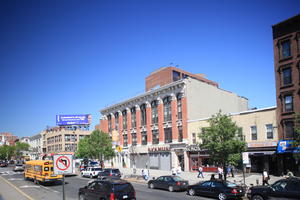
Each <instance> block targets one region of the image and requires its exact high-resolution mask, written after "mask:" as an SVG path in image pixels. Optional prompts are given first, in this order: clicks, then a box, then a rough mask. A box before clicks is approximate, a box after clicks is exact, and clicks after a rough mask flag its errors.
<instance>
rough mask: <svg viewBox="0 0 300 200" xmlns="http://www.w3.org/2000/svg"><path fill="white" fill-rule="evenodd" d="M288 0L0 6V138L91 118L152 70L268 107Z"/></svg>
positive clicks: (295, 7)
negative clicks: (197, 80)
mask: <svg viewBox="0 0 300 200" xmlns="http://www.w3.org/2000/svg"><path fill="white" fill-rule="evenodd" d="M299 11H300V3H299V1H297V0H295V1H293V0H280V1H279V0H257V1H253V0H251V1H250V0H248V1H246V0H238V1H230V0H227V1H225V0H220V1H216V0H195V1H190V0H181V1H176V0H160V1H158V0H149V1H148V0H136V1H129V0H126V1H125V0H124V1H122V0H118V1H112V0H109V1H101V0H98V1H89V0H88V1H75V0H70V1H58V0H57V1H55V0H54V1H53V0H51V1H46V0H43V1H38V0H36V1H24V0H20V1H1V2H0V89H1V98H0V99H1V100H0V132H12V133H13V134H15V135H17V136H20V137H22V136H32V135H34V134H37V133H39V132H40V131H42V130H43V129H45V127H46V126H47V125H49V126H55V115H56V114H87V113H90V114H92V117H93V124H92V126H93V127H94V126H95V125H96V124H97V123H99V118H100V112H99V110H100V109H102V108H104V107H105V106H108V105H112V104H114V103H117V102H120V101H122V100H125V99H128V98H130V97H133V96H135V95H137V94H140V93H142V92H143V91H144V88H145V77H146V76H148V75H149V74H150V73H151V72H152V71H154V70H156V69H158V68H160V67H166V66H169V64H170V63H174V64H176V65H179V67H180V68H181V69H183V70H186V71H189V72H192V73H204V74H206V76H207V78H208V79H210V80H213V81H216V82H218V83H219V85H220V87H221V88H223V89H225V90H229V91H232V92H234V93H237V94H239V95H241V96H245V97H247V98H248V99H249V102H250V107H257V108H264V107H269V106H274V105H276V101H275V96H276V95H275V78H274V62H273V43H272V28H271V26H272V25H273V24H276V23H278V22H280V21H283V20H285V19H287V18H290V17H292V16H294V15H297V14H299Z"/></svg>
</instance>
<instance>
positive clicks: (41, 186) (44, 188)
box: [40, 185, 60, 194]
mask: <svg viewBox="0 0 300 200" xmlns="http://www.w3.org/2000/svg"><path fill="white" fill-rule="evenodd" d="M40 187H41V188H44V189H46V190H49V191H51V192H55V193H58V194H59V193H60V192H59V191H56V190H52V189H50V188H47V187H45V186H42V185H40Z"/></svg>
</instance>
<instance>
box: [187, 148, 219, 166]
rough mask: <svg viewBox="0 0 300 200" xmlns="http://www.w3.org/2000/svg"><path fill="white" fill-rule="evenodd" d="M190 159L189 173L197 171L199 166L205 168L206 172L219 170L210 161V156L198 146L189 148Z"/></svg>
mask: <svg viewBox="0 0 300 200" xmlns="http://www.w3.org/2000/svg"><path fill="white" fill-rule="evenodd" d="M187 155H188V159H189V171H197V170H198V168H199V166H200V165H202V166H203V171H204V172H216V170H217V168H216V167H215V166H214V165H213V163H212V162H211V161H210V159H209V155H208V154H207V153H206V152H205V151H203V150H201V149H200V147H199V146H198V145H189V146H187Z"/></svg>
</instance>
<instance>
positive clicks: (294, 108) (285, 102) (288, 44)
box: [272, 15, 300, 174]
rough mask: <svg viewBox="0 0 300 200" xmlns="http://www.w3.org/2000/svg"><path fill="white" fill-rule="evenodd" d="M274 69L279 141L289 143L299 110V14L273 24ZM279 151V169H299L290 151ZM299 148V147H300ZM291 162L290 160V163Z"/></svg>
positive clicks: (293, 136)
mask: <svg viewBox="0 0 300 200" xmlns="http://www.w3.org/2000/svg"><path fill="white" fill-rule="evenodd" d="M272 29H273V47H274V70H275V80H276V101H277V124H278V134H279V139H280V140H281V141H282V142H281V143H280V144H281V145H283V144H286V145H289V144H290V143H291V141H292V140H294V139H295V137H296V135H295V134H296V133H295V128H294V127H295V114H297V113H298V114H299V113H300V15H297V16H294V17H292V18H289V19H287V20H285V21H283V22H280V23H278V24H275V25H273V26H272ZM284 149H287V150H286V151H280V153H281V155H280V161H279V166H280V167H279V168H280V169H281V170H282V172H283V173H284V172H286V170H287V169H289V170H292V171H294V172H295V171H298V173H299V174H300V169H299V164H298V165H297V163H296V162H299V161H296V160H295V159H294V157H293V152H292V151H290V150H289V148H284ZM299 151H300V150H299ZM290 163H293V164H292V165H291V164H290Z"/></svg>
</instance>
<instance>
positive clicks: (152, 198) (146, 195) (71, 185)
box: [0, 167, 211, 200]
mask: <svg viewBox="0 0 300 200" xmlns="http://www.w3.org/2000/svg"><path fill="white" fill-rule="evenodd" d="M0 176H1V177H2V178H4V179H5V180H7V181H9V182H10V183H12V184H13V185H14V186H15V187H16V188H18V189H20V190H21V191H22V192H24V193H25V194H27V195H28V196H29V197H31V198H32V199H31V200H40V199H41V200H53V199H55V200H56V199H62V198H63V197H62V196H63V195H62V185H35V184H34V183H33V182H31V181H25V180H23V174H22V173H21V172H13V171H12V168H10V167H8V168H0ZM90 180H91V179H90V178H82V177H79V176H72V177H66V185H65V195H66V200H77V199H78V196H77V194H78V189H79V188H80V187H83V186H85V185H87V183H88V182H89V181H90ZM1 181H3V180H0V182H1ZM0 185H1V183H0ZM132 185H133V187H134V188H135V191H136V197H137V199H138V200H168V199H170V200H184V199H189V200H193V199H198V200H200V199H201V200H210V199H211V198H205V197H191V196H188V195H186V192H168V191H164V190H158V189H154V190H152V189H149V188H148V187H147V185H145V184H137V183H132ZM0 189H1V186H0ZM4 200H11V199H4Z"/></svg>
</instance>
